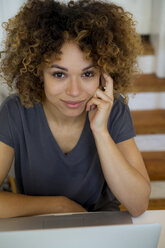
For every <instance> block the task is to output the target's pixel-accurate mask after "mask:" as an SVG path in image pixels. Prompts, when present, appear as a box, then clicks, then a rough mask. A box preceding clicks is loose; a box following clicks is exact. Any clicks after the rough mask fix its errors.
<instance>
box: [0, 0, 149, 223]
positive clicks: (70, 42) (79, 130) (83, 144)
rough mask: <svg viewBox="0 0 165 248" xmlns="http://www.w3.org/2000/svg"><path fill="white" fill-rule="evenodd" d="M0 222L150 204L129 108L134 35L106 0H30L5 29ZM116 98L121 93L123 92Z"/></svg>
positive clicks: (136, 46) (136, 210)
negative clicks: (4, 186)
mask: <svg viewBox="0 0 165 248" xmlns="http://www.w3.org/2000/svg"><path fill="white" fill-rule="evenodd" d="M3 25H4V27H5V29H6V31H7V38H6V40H5V47H4V51H2V52H1V81H3V82H4V83H7V84H8V86H10V88H11V89H14V90H15V91H16V94H13V95H11V96H9V97H8V98H7V99H6V100H5V101H4V103H3V104H2V106H1V108H0V183H2V182H3V180H4V179H5V177H6V176H7V174H8V171H9V169H10V167H11V165H12V162H13V159H14V158H15V175H16V183H17V188H18V190H19V194H13V193H8V192H0V217H1V218H5V217H14V216H30V215H36V214H46V213H66V212H84V211H106V210H117V209H119V204H120V203H122V204H123V205H124V206H125V207H126V208H127V209H128V211H129V212H130V213H131V214H132V215H133V216H138V215H140V214H142V213H143V212H144V211H145V210H146V209H147V207H148V200H149V195H150V182H149V177H148V175H147V172H146V169H145V165H144V163H143V160H142V157H141V155H140V152H139V151H138V149H137V146H136V144H135V142H134V136H135V131H134V128H133V124H132V119H131V116H130V111H129V108H128V105H127V104H126V93H127V91H128V89H129V88H130V82H131V77H132V75H133V74H134V73H135V72H136V71H137V69H136V58H137V55H138V54H139V53H140V49H141V43H140V38H139V36H138V35H137V34H136V31H135V27H134V22H133V20H132V17H131V15H130V14H129V13H127V12H124V10H123V9H122V8H121V7H118V6H116V5H114V4H112V3H104V2H100V1H92V0H91V1H85V0H83V1H78V2H76V3H74V2H73V1H71V2H70V3H69V4H68V5H67V4H63V3H59V2H56V1H54V0H42V1H40V0H29V1H27V3H26V4H25V5H24V6H23V7H22V8H21V10H20V11H19V13H18V14H17V15H16V16H15V17H14V18H12V19H10V20H9V21H8V23H4V24H3ZM121 94H122V95H121Z"/></svg>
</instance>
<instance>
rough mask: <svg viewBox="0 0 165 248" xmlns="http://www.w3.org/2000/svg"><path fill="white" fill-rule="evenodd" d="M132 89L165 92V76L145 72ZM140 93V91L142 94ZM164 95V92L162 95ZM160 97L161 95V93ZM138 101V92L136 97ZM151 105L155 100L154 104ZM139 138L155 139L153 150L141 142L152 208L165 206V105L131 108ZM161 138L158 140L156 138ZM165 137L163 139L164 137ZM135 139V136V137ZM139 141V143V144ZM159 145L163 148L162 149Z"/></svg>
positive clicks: (149, 47) (147, 53) (143, 140)
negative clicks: (148, 178) (143, 146)
mask: <svg viewBox="0 0 165 248" xmlns="http://www.w3.org/2000/svg"><path fill="white" fill-rule="evenodd" d="M145 48H147V49H146V50H147V51H146V52H145V55H146V56H148V55H154V54H153V49H152V47H151V45H150V44H145ZM133 91H134V92H136V93H137V95H140V94H142V96H143V97H144V98H145V96H146V95H147V94H148V93H153V94H155V93H156V94H157V93H158V94H159V93H161V94H164V93H165V78H161V79H160V78H157V77H156V75H154V74H153V73H151V74H142V75H141V76H138V77H136V78H135V81H134V84H133ZM139 93H140V94H139ZM161 96H162V99H164V95H161ZM158 100H160V97H158ZM134 101H135V103H134V104H136V96H135V98H134ZM151 105H152V104H151ZM131 115H132V118H133V123H134V127H135V131H136V134H137V140H138V138H139V137H141V140H142V142H144V143H145V142H146V140H147V139H146V138H147V137H150V136H151V139H150V141H149V142H153V143H154V142H155V144H156V146H154V148H152V149H151V150H148V149H147V151H144V150H143V148H141V146H140V145H139V149H140V151H141V153H142V156H143V159H144V162H145V166H146V168H147V171H148V174H149V177H150V180H151V197H150V202H149V207H148V209H149V210H154V209H155V210H160V209H165V108H164V105H163V108H162V106H161V108H153V109H145V104H144V109H137V110H134V109H133V110H131ZM158 137H159V138H161V140H162V142H163V143H162V146H161V148H160V147H159V143H160V142H161V141H160V142H159V138H158ZM156 139H158V140H156ZM163 140H164V141H163ZM135 141H136V138H135ZM137 145H138V144H137ZM159 149H160V150H159Z"/></svg>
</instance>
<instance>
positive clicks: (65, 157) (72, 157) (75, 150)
mask: <svg viewBox="0 0 165 248" xmlns="http://www.w3.org/2000/svg"><path fill="white" fill-rule="evenodd" d="M40 109H41V113H42V116H43V121H44V124H45V127H46V129H47V134H48V136H49V137H50V140H51V142H52V143H53V144H54V146H55V148H56V150H57V151H58V154H59V155H60V157H61V158H62V159H63V160H67V161H68V162H69V161H72V160H75V159H76V157H77V156H76V155H77V154H79V152H78V150H79V147H80V146H81V144H82V143H83V142H84V140H85V139H86V138H87V135H86V133H87V129H88V126H89V119H88V114H87V115H86V120H85V123H84V127H83V129H82V132H81V135H80V137H79V140H78V142H77V144H76V145H75V147H74V148H73V149H72V150H71V151H70V152H69V153H68V154H67V155H66V154H65V153H64V152H63V151H62V150H61V148H60V146H59V145H58V143H57V141H56V139H55V137H54V136H53V134H52V131H51V129H50V127H49V124H48V120H47V118H46V114H45V112H44V108H43V105H42V104H40ZM82 152H83V151H82Z"/></svg>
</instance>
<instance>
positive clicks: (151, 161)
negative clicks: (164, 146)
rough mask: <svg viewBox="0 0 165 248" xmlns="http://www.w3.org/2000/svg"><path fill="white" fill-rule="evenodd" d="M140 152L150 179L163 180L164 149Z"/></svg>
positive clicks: (164, 175)
mask: <svg viewBox="0 0 165 248" xmlns="http://www.w3.org/2000/svg"><path fill="white" fill-rule="evenodd" d="M141 154H142V157H143V159H144V163H145V166H146V169H147V171H148V174H149V177H150V180H151V181H155V180H158V181H159V180H165V151H160V152H153V151H151V152H142V153H141ZM164 197H165V196H164Z"/></svg>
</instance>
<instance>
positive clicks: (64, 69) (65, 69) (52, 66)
mask: <svg viewBox="0 0 165 248" xmlns="http://www.w3.org/2000/svg"><path fill="white" fill-rule="evenodd" d="M92 67H96V66H95V65H89V66H87V67H85V68H84V69H82V71H86V70H88V69H90V68H92ZM51 68H58V69H60V70H63V71H68V69H67V68H65V67H62V66H59V65H54V64H53V65H51Z"/></svg>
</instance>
